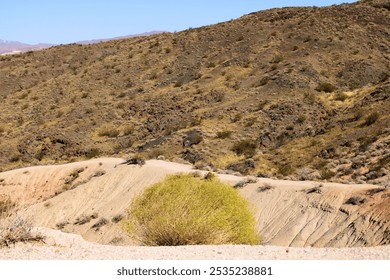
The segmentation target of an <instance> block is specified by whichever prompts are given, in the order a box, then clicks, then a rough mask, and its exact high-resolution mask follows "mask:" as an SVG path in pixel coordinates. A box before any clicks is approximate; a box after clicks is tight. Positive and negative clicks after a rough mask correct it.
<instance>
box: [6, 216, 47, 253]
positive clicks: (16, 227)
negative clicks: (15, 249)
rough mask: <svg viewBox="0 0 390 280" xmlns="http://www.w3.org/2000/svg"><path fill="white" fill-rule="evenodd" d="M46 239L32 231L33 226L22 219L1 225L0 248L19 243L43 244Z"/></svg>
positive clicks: (15, 219)
mask: <svg viewBox="0 0 390 280" xmlns="http://www.w3.org/2000/svg"><path fill="white" fill-rule="evenodd" d="M44 239H45V237H44V236H43V235H41V234H39V233H34V232H33V231H32V225H31V224H30V223H28V222H27V221H26V220H25V219H23V218H21V217H16V218H14V219H10V220H8V221H7V222H4V223H1V224H0V248H1V247H10V246H11V245H14V244H16V243H18V242H24V243H26V242H43V241H44Z"/></svg>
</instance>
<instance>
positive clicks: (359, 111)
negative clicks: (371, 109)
mask: <svg viewBox="0 0 390 280" xmlns="http://www.w3.org/2000/svg"><path fill="white" fill-rule="evenodd" d="M363 115H364V114H363V110H362V109H357V110H356V112H354V114H353V121H358V120H360V119H361V118H362V117H363Z"/></svg>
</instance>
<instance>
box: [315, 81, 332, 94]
mask: <svg viewBox="0 0 390 280" xmlns="http://www.w3.org/2000/svg"><path fill="white" fill-rule="evenodd" d="M336 89H337V87H336V86H334V85H332V84H330V83H321V84H319V85H318V86H317V87H316V88H315V90H316V91H323V92H327V93H330V92H334V91H335V90H336Z"/></svg>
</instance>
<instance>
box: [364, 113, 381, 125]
mask: <svg viewBox="0 0 390 280" xmlns="http://www.w3.org/2000/svg"><path fill="white" fill-rule="evenodd" d="M379 117H380V115H379V113H378V112H372V113H371V114H369V115H368V116H367V117H366V119H365V121H364V125H365V126H370V125H372V124H374V123H375V122H376V121H377V120H378V119H379Z"/></svg>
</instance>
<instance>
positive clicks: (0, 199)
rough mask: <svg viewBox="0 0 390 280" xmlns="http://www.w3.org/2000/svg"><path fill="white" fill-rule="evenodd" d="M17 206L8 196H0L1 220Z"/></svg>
mask: <svg viewBox="0 0 390 280" xmlns="http://www.w3.org/2000/svg"><path fill="white" fill-rule="evenodd" d="M15 206H16V204H15V203H14V202H12V201H11V199H10V198H9V197H8V196H0V220H1V219H3V218H5V217H7V216H8V215H9V214H10V213H11V211H12V209H14V208H15Z"/></svg>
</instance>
